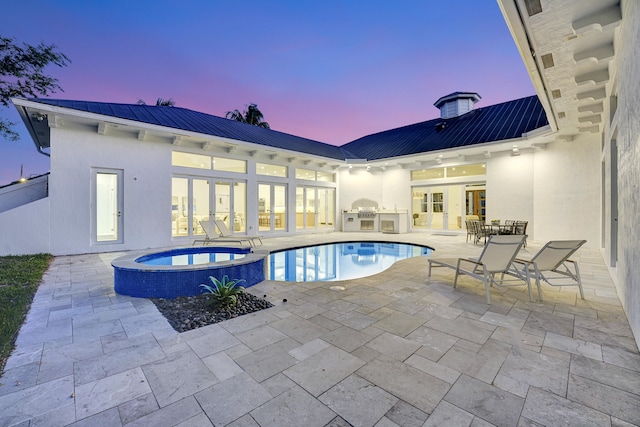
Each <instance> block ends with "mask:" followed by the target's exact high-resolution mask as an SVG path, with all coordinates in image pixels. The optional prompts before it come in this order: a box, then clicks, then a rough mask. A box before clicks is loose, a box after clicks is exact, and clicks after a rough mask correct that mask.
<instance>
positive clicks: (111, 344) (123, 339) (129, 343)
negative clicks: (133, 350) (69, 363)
mask: <svg viewBox="0 0 640 427" xmlns="http://www.w3.org/2000/svg"><path fill="white" fill-rule="evenodd" d="M176 335H177V334H176ZM153 341H156V337H154V336H153V334H152V333H146V334H142V335H136V336H134V337H131V338H129V337H128V336H127V334H126V333H125V332H118V333H115V334H112V335H105V336H102V337H100V343H101V345H102V351H103V352H104V353H105V354H108V353H112V352H114V351H118V350H123V349H125V348H129V347H133V346H136V345H140V344H143V343H146V342H153Z"/></svg>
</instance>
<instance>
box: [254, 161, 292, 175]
mask: <svg viewBox="0 0 640 427" xmlns="http://www.w3.org/2000/svg"><path fill="white" fill-rule="evenodd" d="M256 173H257V174H258V175H267V176H278V177H281V178H286V177H287V167H286V166H278V165H270V164H267V163H256Z"/></svg>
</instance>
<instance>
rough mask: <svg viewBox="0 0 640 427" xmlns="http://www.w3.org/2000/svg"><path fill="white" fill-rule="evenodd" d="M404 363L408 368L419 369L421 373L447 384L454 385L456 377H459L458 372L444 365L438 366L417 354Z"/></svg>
mask: <svg viewBox="0 0 640 427" xmlns="http://www.w3.org/2000/svg"><path fill="white" fill-rule="evenodd" d="M404 363H406V364H407V365H409V366H413V367H414V368H416V369H420V370H421V371H422V372H425V373H427V374H429V375H431V376H434V377H436V378H439V379H441V380H442V381H446V382H448V383H449V384H453V383H455V382H456V381H457V379H458V377H460V372H458V371H455V370H453V369H450V368H447V367H446V366H444V365H440V364H438V363H436V362H433V361H431V360H429V359H426V358H424V357H422V356H419V355H417V354H413V355H411V356H410V357H409V358H408V359H407V360H405V362H404Z"/></svg>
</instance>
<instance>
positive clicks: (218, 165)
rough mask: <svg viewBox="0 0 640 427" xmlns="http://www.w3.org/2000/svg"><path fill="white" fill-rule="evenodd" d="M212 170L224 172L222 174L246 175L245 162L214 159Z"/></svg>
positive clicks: (221, 158) (222, 158)
mask: <svg viewBox="0 0 640 427" xmlns="http://www.w3.org/2000/svg"><path fill="white" fill-rule="evenodd" d="M213 170H217V171H224V172H238V173H247V162H246V161H244V160H235V159H226V158H224V157H214V158H213Z"/></svg>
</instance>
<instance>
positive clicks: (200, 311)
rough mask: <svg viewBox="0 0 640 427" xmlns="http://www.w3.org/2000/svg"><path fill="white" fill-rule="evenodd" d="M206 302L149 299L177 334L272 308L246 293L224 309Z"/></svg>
mask: <svg viewBox="0 0 640 427" xmlns="http://www.w3.org/2000/svg"><path fill="white" fill-rule="evenodd" d="M207 300H208V296H207V295H198V296H195V297H178V298H175V299H163V298H152V299H151V301H153V303H154V304H155V305H156V307H158V310H159V311H160V313H162V314H163V315H164V317H166V319H167V321H168V322H169V324H170V325H171V326H173V329H175V330H176V331H178V332H185V331H189V330H191V329H196V328H200V327H202V326H207V325H211V324H213V323H218V322H222V321H224V320H228V319H233V318H234V317H238V316H242V315H244V314H249V313H254V312H256V311H260V310H264V309H265V308H269V307H273V304H271V303H270V302H269V301H267V300H264V299H262V298H258V297H256V296H255V295H252V294H250V293H247V292H243V293H241V294H239V295H238V302H237V304H236V305H235V306H233V307H227V308H224V309H214V308H213V307H209V306H208V305H207Z"/></svg>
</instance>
